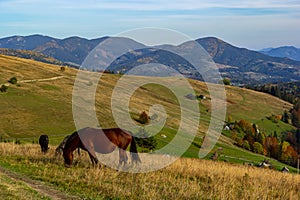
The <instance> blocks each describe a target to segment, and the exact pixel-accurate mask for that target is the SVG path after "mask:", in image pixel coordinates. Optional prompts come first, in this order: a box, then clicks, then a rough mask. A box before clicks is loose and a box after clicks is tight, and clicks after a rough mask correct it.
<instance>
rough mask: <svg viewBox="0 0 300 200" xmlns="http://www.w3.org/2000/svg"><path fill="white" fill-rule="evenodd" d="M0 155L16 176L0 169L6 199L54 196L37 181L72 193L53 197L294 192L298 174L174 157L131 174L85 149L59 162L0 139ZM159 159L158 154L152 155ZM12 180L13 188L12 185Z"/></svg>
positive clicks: (287, 195)
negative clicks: (95, 162)
mask: <svg viewBox="0 0 300 200" xmlns="http://www.w3.org/2000/svg"><path fill="white" fill-rule="evenodd" d="M51 147H52V146H51ZM0 157H1V159H0V166H2V167H5V168H6V169H8V170H10V171H13V172H14V173H16V176H15V177H16V178H17V179H18V180H19V181H17V182H16V181H14V182H13V181H12V180H10V179H11V177H10V176H8V175H7V174H4V175H3V174H1V171H0V180H1V182H0V188H1V189H2V188H3V190H1V191H3V192H4V194H6V195H7V196H8V197H11V196H12V198H11V199H13V197H14V198H15V199H24V198H25V197H26V195H27V196H28V195H34V196H33V198H34V199H39V198H42V197H41V196H43V198H44V199H56V198H54V197H53V192H51V193H50V192H47V193H46V194H47V195H46V196H44V195H41V194H45V193H44V192H43V191H42V192H41V188H43V187H44V188H45V187H47V188H52V191H53V190H58V191H60V192H63V193H65V194H68V195H72V198H57V199H76V198H75V197H76V196H77V197H79V198H80V199H220V200H221V199H250V200H252V199H299V198H300V176H299V175H296V174H288V173H281V172H277V171H274V170H269V169H260V168H256V167H250V166H242V165H233V164H229V163H224V162H213V161H209V160H199V159H188V158H180V159H179V160H177V161H176V162H174V163H173V164H171V165H170V166H168V167H166V168H164V169H161V170H158V171H155V172H150V173H141V174H132V173H123V172H118V171H116V170H112V169H110V168H108V167H104V166H100V167H99V168H93V167H88V166H90V165H89V164H88V162H89V159H88V156H87V154H84V155H82V156H81V157H78V156H77V154H75V160H76V162H77V163H78V164H77V165H75V166H74V167H73V168H65V167H64V166H63V165H62V162H63V159H62V157H55V156H54V151H50V153H49V154H48V155H43V154H41V153H40V149H39V146H38V145H37V144H35V145H33V144H25V145H15V144H9V143H0ZM160 159H163V157H158V160H160ZM7 176H8V177H7ZM27 179H32V180H34V181H39V184H38V185H40V186H39V187H38V188H40V190H38V191H35V190H33V189H32V188H28V186H26V185H25V184H24V182H25V183H26V182H27ZM2 180H3V181H2ZM14 186H16V187H17V188H19V190H18V191H16V190H15V187H14ZM25 186H26V187H25ZM42 186H43V187H42ZM9 187H10V188H12V189H8V188H9ZM49 190H50V189H48V191H49ZM20 191H23V193H22V194H21V193H20ZM3 192H2V193H3ZM56 193H58V192H55V193H54V194H56ZM1 195H2V194H0V196H1ZM47 197H48V198H47ZM49 197H52V198H49ZM79 198H77V199H79Z"/></svg>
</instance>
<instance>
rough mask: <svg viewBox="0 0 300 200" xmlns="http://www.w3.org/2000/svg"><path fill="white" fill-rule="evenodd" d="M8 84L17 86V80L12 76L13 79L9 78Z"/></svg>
mask: <svg viewBox="0 0 300 200" xmlns="http://www.w3.org/2000/svg"><path fill="white" fill-rule="evenodd" d="M8 82H9V83H11V84H17V82H18V79H17V77H15V76H14V77H12V78H10V79H9V81H8Z"/></svg>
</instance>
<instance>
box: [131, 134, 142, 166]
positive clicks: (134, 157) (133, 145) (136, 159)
mask: <svg viewBox="0 0 300 200" xmlns="http://www.w3.org/2000/svg"><path fill="white" fill-rule="evenodd" d="M130 154H131V158H132V161H134V162H141V159H140V157H139V155H138V152H137V148H136V142H135V139H134V136H132V140H131V143H130Z"/></svg>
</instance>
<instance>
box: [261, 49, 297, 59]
mask: <svg viewBox="0 0 300 200" xmlns="http://www.w3.org/2000/svg"><path fill="white" fill-rule="evenodd" d="M260 52H261V53H263V54H266V55H269V56H273V57H280V58H289V59H292V60H297V61H300V48H296V47H294V46H282V47H277V48H267V49H262V50H260Z"/></svg>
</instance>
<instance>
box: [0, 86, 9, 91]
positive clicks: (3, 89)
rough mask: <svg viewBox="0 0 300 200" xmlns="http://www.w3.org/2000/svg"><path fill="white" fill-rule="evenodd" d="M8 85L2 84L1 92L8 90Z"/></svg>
mask: <svg viewBox="0 0 300 200" xmlns="http://www.w3.org/2000/svg"><path fill="white" fill-rule="evenodd" d="M7 89H8V87H7V86H6V85H1V87H0V92H6V91H7Z"/></svg>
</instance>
